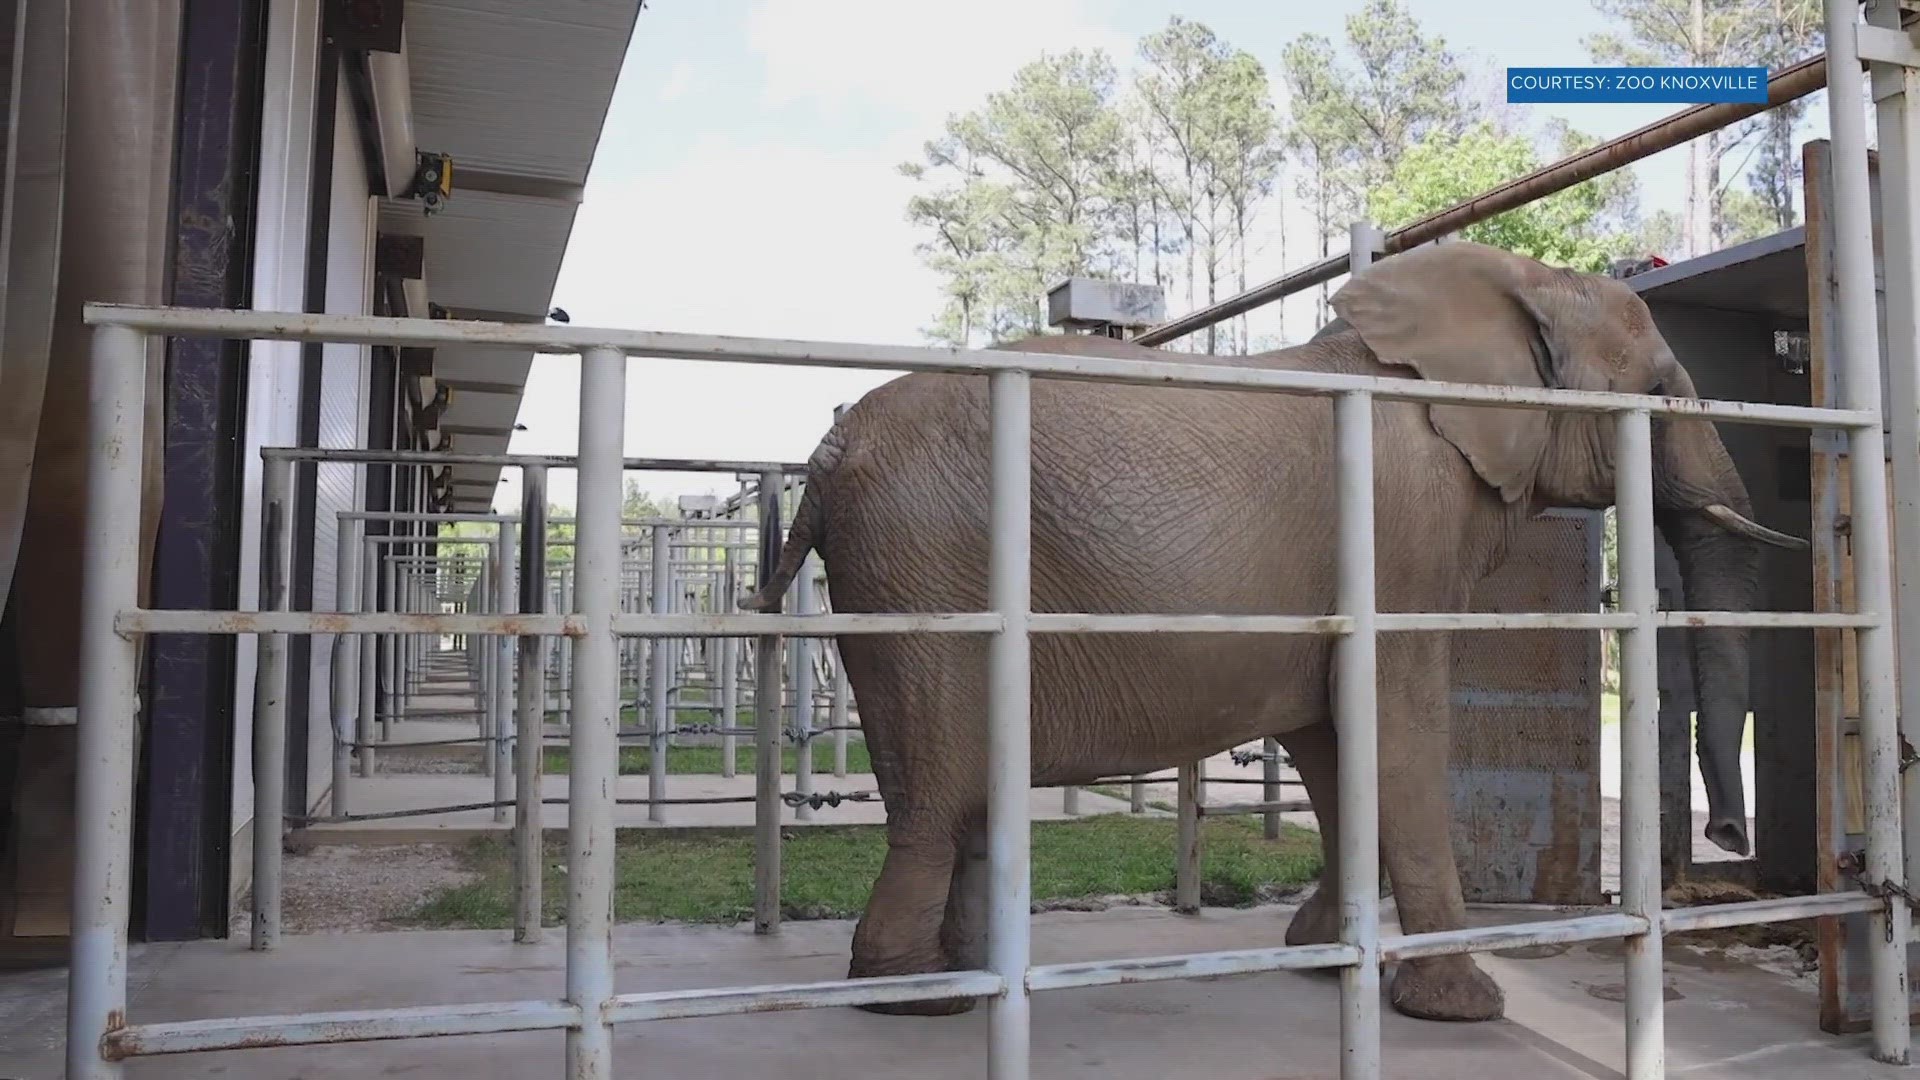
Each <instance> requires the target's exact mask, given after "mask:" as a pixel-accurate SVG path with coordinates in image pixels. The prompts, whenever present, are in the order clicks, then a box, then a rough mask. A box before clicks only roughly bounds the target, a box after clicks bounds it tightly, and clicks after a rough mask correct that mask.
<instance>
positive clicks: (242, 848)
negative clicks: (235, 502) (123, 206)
mask: <svg viewBox="0 0 1920 1080" xmlns="http://www.w3.org/2000/svg"><path fill="white" fill-rule="evenodd" d="M319 33H320V4H319V0H274V3H273V8H272V12H271V15H270V16H269V20H268V27H267V61H266V78H265V80H264V91H265V93H264V96H265V101H264V103H263V108H262V110H261V146H260V187H259V191H260V195H259V205H258V225H257V227H258V230H259V231H258V238H257V240H256V242H255V248H254V287H253V305H252V306H253V307H255V308H257V309H260V310H265V311H298V310H300V307H301V300H302V294H303V290H304V285H305V280H306V275H305V266H306V257H307V206H308V199H309V194H310V192H311V190H312V175H311V172H312V165H313V154H312V148H313V119H314V86H315V74H316V67H317V59H318V55H319ZM299 403H300V347H299V346H298V345H295V344H290V343H286V342H255V343H254V344H253V362H252V363H251V364H250V366H249V372H248V383H247V410H246V452H245V454H244V455H243V459H244V463H245V464H244V468H245V478H244V482H243V484H242V485H241V490H242V502H243V505H242V507H241V538H240V606H241V608H243V609H250V608H255V607H257V606H258V605H259V603H260V487H261V462H260V447H262V446H270V445H271V446H286V445H291V444H292V443H294V442H295V440H296V437H297V434H298V421H299ZM258 656H259V650H258V643H257V641H256V640H255V639H253V638H249V637H243V638H241V639H240V648H239V654H238V656H237V657H236V663H235V670H234V755H233V760H234V770H233V835H234V839H233V846H232V848H231V849H230V856H231V860H232V866H233V873H232V877H231V879H230V880H231V883H232V888H233V891H234V893H235V895H238V894H239V893H240V892H241V891H243V890H244V889H245V888H246V887H247V885H248V884H249V882H250V881H251V877H252V874H251V869H252V860H251V851H250V839H249V838H250V836H251V830H250V828H249V827H250V825H251V823H252V821H253V775H252V769H251V762H252V759H253V694H254V672H255V665H256V661H257V659H258Z"/></svg>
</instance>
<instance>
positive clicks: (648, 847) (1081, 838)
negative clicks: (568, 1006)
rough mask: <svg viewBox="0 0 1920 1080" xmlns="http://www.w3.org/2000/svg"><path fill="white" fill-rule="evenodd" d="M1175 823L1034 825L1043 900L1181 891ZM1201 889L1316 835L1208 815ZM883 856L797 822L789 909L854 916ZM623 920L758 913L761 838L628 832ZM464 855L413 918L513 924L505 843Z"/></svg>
mask: <svg viewBox="0 0 1920 1080" xmlns="http://www.w3.org/2000/svg"><path fill="white" fill-rule="evenodd" d="M1174 824H1175V823H1174V822H1173V821H1172V820H1169V819H1166V818H1139V817H1132V816H1129V815H1125V814H1108V815H1103V816H1100V817H1093V818H1085V819H1082V820H1077V821H1044V822H1036V823H1035V824H1034V826H1033V897H1034V900H1035V901H1036V902H1044V901H1058V900H1069V899H1079V898H1088V897H1102V896H1115V895H1132V896H1137V895H1142V894H1152V893H1160V892H1164V891H1167V890H1170V889H1172V888H1173V846H1174ZM1201 828H1202V830H1203V836H1204V846H1203V851H1202V856H1201V868H1200V870H1201V897H1202V900H1203V902H1205V903H1207V904H1209V905H1212V906H1247V905H1250V904H1253V903H1255V902H1257V901H1259V900H1261V899H1263V898H1266V897H1270V896H1273V895H1275V894H1276V893H1278V892H1283V891H1291V890H1292V889H1293V888H1294V887H1296V886H1299V885H1302V884H1304V883H1306V882H1309V881H1312V880H1314V878H1316V877H1317V876H1318V875H1319V873H1320V841H1319V838H1318V836H1317V835H1316V834H1315V833H1313V832H1311V831H1309V830H1306V829H1301V828H1297V827H1295V826H1292V825H1288V826H1285V827H1284V831H1283V832H1282V834H1281V837H1280V839H1279V840H1275V841H1268V840H1266V839H1264V838H1263V837H1262V836H1261V833H1260V826H1259V824H1258V822H1257V821H1255V820H1253V819H1245V818H1221V819H1215V820H1211V821H1204V822H1202V823H1201ZM885 854H886V839H885V832H884V830H883V829H882V828H881V827H880V826H854V827H849V828H845V829H812V828H809V829H798V830H795V831H794V832H793V833H792V836H791V839H788V840H787V841H786V842H785V844H784V846H783V849H782V852H781V897H782V900H783V901H784V910H785V912H786V917H788V918H794V919H836V918H853V917H856V916H858V915H859V913H860V911H861V909H862V908H863V907H864V906H865V905H866V901H867V895H868V893H869V892H870V891H871V890H872V888H873V881H874V878H875V877H876V876H877V875H878V874H879V872H880V863H881V859H882V857H883V856H884V855H885ZM615 857H616V865H617V870H616V874H615V887H614V913H615V918H617V919H619V920H621V921H628V922H657V921H667V920H671V921H679V922H693V923H731V922H738V921H740V920H743V919H747V918H751V917H752V913H753V838H752V837H751V836H748V835H746V834H744V833H741V834H738V835H734V834H727V835H715V834H705V835H701V836H697V837H684V836H682V837H676V836H671V835H664V834H661V833H656V832H645V831H634V832H625V833H622V834H620V837H619V841H618V844H617V850H616V856H615ZM464 858H465V859H466V861H467V864H468V866H469V867H470V868H471V869H473V870H475V871H476V872H478V873H479V874H480V875H481V880H479V881H477V882H474V883H472V884H468V885H460V886H456V887H454V888H451V889H446V890H444V891H442V892H440V893H439V894H437V895H435V896H433V897H431V898H430V899H428V900H427V901H426V902H425V903H424V904H423V905H422V906H421V907H420V908H419V909H417V910H416V911H415V912H414V914H413V917H412V921H416V922H419V923H421V924H423V925H426V926H431V927H441V928H474V929H501V928H505V927H508V926H510V925H512V910H513V909H512V884H511V869H510V858H511V851H510V847H509V841H508V840H507V839H505V838H495V837H483V838H480V839H477V840H475V841H473V842H472V843H471V844H470V845H469V846H468V847H467V848H466V849H465V854H464ZM545 865H546V883H545V893H544V900H545V913H544V920H545V921H546V922H547V923H548V924H549V925H553V924H557V923H558V922H559V921H560V920H561V919H562V918H563V916H564V913H565V910H566V879H565V875H564V873H562V871H563V870H564V868H565V865H566V855H565V849H564V846H563V845H562V844H561V843H558V842H556V843H551V844H549V845H548V847H547V851H546V859H545Z"/></svg>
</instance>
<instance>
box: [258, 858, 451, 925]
mask: <svg viewBox="0 0 1920 1080" xmlns="http://www.w3.org/2000/svg"><path fill="white" fill-rule="evenodd" d="M281 865H282V873H283V883H282V885H281V899H280V903H281V909H280V919H281V927H282V929H283V930H285V932H287V933H289V934H312V933H329V932H363V931H369V930H399V929H404V928H407V927H409V926H410V925H411V923H410V922H409V921H408V919H409V917H410V916H411V915H412V914H413V912H414V911H415V909H417V908H418V907H419V906H420V905H421V904H422V903H423V902H425V901H426V900H428V899H429V898H431V897H432V896H434V895H436V894H437V893H439V892H441V891H443V890H446V889H450V888H454V887H457V886H460V885H466V884H469V883H471V882H474V881H477V880H479V879H480V875H479V874H478V873H476V872H474V871H473V870H472V869H469V867H468V865H467V863H466V860H464V859H462V858H461V856H460V852H459V851H458V850H457V849H456V848H455V847H453V846H451V845H448V844H392V845H385V844H382V845H370V846H366V847H358V846H349V845H337V844H336V845H323V846H315V847H310V848H303V849H300V850H289V851H288V852H287V853H286V854H285V855H283V856H282V861H281ZM247 906H248V901H245V900H243V901H242V902H241V904H240V905H239V908H238V910H237V911H236V912H235V914H234V920H233V926H234V930H235V932H236V933H244V932H245V931H246V929H247V921H248V914H247Z"/></svg>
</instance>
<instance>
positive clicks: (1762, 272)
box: [1626, 225, 1807, 320]
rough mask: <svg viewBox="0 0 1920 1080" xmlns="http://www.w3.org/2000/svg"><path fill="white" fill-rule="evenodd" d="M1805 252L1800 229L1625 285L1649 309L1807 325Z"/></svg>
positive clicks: (1677, 265)
mask: <svg viewBox="0 0 1920 1080" xmlns="http://www.w3.org/2000/svg"><path fill="white" fill-rule="evenodd" d="M1806 249H1807V230H1806V226H1804V225H1796V226H1794V227H1793V228H1791V229H1786V230H1784V231H1782V232H1777V233H1774V234H1773V235H1772V236H1762V237H1760V238H1759V239H1756V240H1749V241H1747V242H1745V243H1741V244H1735V245H1733V246H1732V247H1728V248H1722V249H1721V250H1719V251H1715V252H1711V253H1709V254H1706V255H1702V256H1700V257H1699V258H1695V259H1688V260H1686V261H1685V262H1677V263H1673V264H1671V265H1668V266H1662V267H1658V268H1656V269H1653V270H1648V271H1645V272H1644V273H1639V274H1635V275H1633V276H1632V277H1630V278H1627V279H1626V280H1627V284H1629V285H1631V286H1633V289H1634V291H1635V292H1638V293H1639V294H1640V296H1641V298H1642V299H1644V300H1646V301H1647V302H1648V303H1650V304H1659V303H1666V304H1684V305H1688V306H1691V307H1705V308H1718V309H1719V310H1721V311H1741V312H1748V313H1750V314H1754V315H1768V316H1773V317H1775V318H1780V319H1788V320H1803V319H1805V318H1806V317H1807V263H1806Z"/></svg>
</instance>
